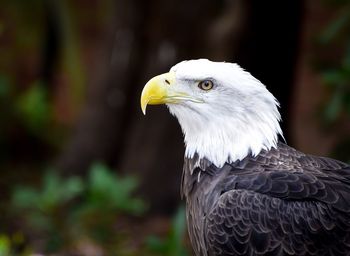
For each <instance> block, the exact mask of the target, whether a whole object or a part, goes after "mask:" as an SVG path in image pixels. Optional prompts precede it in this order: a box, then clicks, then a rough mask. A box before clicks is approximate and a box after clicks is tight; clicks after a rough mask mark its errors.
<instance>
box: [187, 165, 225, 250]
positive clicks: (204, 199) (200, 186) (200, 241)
mask: <svg viewBox="0 0 350 256" xmlns="http://www.w3.org/2000/svg"><path fill="white" fill-rule="evenodd" d="M217 178H218V177H216V176H215V175H214V176H212V175H209V174H207V173H205V171H202V170H201V169H199V168H196V169H195V170H194V171H193V173H192V174H191V173H190V172H189V171H185V173H184V179H183V184H182V190H183V194H184V196H185V197H186V218H187V226H188V233H189V237H190V240H191V243H192V245H193V248H194V252H195V255H198V256H199V255H200V256H207V255H208V248H207V241H206V233H205V232H206V228H205V227H206V217H207V215H208V214H209V212H210V210H211V209H212V207H213V205H214V204H215V202H217V200H218V198H219V196H220V192H219V191H218V190H217V187H215V186H213V184H215V183H216V182H215V180H216V179H217Z"/></svg>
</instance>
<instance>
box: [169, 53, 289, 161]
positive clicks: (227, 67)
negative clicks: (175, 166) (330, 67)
mask: <svg viewBox="0 0 350 256" xmlns="http://www.w3.org/2000/svg"><path fill="white" fill-rule="evenodd" d="M171 71H174V72H175V76H176V85H175V86H179V87H181V88H182V89H183V90H186V92H187V93H188V94H191V95H192V96H193V97H195V98H197V99H198V98H200V99H201V100H202V101H203V102H202V103H198V102H192V101H184V102H182V103H180V104H167V106H168V107H169V110H170V112H171V113H172V114H173V115H175V116H176V117H177V119H178V121H179V123H180V125H181V128H182V130H183V133H184V137H185V144H186V152H185V155H186V157H190V158H191V157H193V156H194V155H195V154H198V156H199V158H206V159H207V160H209V161H211V162H212V163H213V164H215V165H216V166H217V167H222V166H223V165H224V164H225V162H234V161H236V160H242V159H243V158H245V157H246V156H247V155H249V154H252V155H253V156H255V155H258V154H259V153H260V151H261V150H263V149H265V150H269V149H271V148H272V147H276V145H277V142H278V135H279V134H280V135H281V136H283V135H282V131H281V128H280V125H279V121H280V114H279V111H278V106H279V103H278V102H277V100H276V99H275V97H274V96H273V95H272V94H271V93H270V92H269V91H268V90H267V89H266V87H265V86H264V85H263V84H262V83H261V82H260V81H259V80H257V79H255V78H254V77H253V76H252V75H251V74H250V73H248V72H246V71H244V70H243V69H242V68H241V67H239V66H238V65H237V64H232V63H225V62H212V61H209V60H206V59H199V60H190V61H183V62H180V63H178V64H177V65H175V66H174V67H172V68H171ZM203 79H211V80H212V81H214V88H213V89H212V90H210V91H201V90H200V89H199V88H198V86H197V85H198V82H199V81H201V80H203Z"/></svg>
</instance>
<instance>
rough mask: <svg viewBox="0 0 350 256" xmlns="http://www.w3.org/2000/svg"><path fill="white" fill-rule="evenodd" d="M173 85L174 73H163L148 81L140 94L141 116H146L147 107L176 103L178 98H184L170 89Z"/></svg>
mask: <svg viewBox="0 0 350 256" xmlns="http://www.w3.org/2000/svg"><path fill="white" fill-rule="evenodd" d="M175 83H176V79H175V73H174V72H169V73H165V74H162V75H159V76H156V77H153V78H152V79H151V80H149V81H148V82H147V84H146V85H145V87H144V88H143V90H142V93H141V109H142V112H143V114H146V107H147V105H158V104H165V103H176V102H177V101H178V99H177V98H178V97H179V96H185V95H184V94H181V93H176V92H175V91H174V89H173V88H172V87H173V86H174V84H175Z"/></svg>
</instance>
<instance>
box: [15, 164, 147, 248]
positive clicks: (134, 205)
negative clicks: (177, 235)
mask: <svg viewBox="0 0 350 256" xmlns="http://www.w3.org/2000/svg"><path fill="white" fill-rule="evenodd" d="M137 184H138V183H137V181H136V179H135V178H133V177H125V178H122V177H119V176H117V175H115V174H113V173H112V171H111V170H109V169H108V168H107V167H106V166H104V165H102V164H95V165H93V166H92V167H91V169H90V172H89V175H88V177H87V179H86V180H83V179H81V178H79V177H70V178H65V179H63V178H61V177H59V176H58V175H57V174H55V173H54V172H53V171H49V172H47V173H46V174H45V175H44V178H43V180H42V184H41V187H40V188H34V187H18V188H16V189H15V190H14V192H13V196H12V208H13V211H14V213H15V214H16V216H17V217H18V218H19V219H20V220H21V221H23V224H24V226H25V227H26V228H27V230H31V232H34V233H37V234H38V235H39V236H41V235H42V236H43V239H44V241H45V243H46V251H47V252H55V251H58V250H60V249H62V248H65V247H66V248H67V247H70V246H71V245H72V244H74V243H76V242H77V241H79V240H80V239H85V238H86V237H88V239H90V240H93V241H96V242H97V243H99V244H101V245H104V247H106V248H108V244H112V243H113V244H114V245H113V248H114V249H115V247H118V243H120V242H121V241H122V240H123V238H121V237H120V235H118V234H117V231H116V230H114V229H113V225H114V223H115V222H116V220H117V219H118V218H119V217H120V216H121V215H122V214H129V215H135V216H137V215H140V214H141V213H143V212H144V211H145V209H146V205H145V203H144V202H143V201H142V200H141V199H138V198H135V197H134V196H133V193H134V191H135V189H136V187H137ZM23 212H25V214H23Z"/></svg>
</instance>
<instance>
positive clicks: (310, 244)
mask: <svg viewBox="0 0 350 256" xmlns="http://www.w3.org/2000/svg"><path fill="white" fill-rule="evenodd" d="M226 168H227V166H226ZM220 187H221V188H222V191H221V193H222V195H221V196H220V198H219V200H218V202H217V204H216V205H215V206H214V208H213V209H212V210H211V212H210V213H209V214H208V216H207V220H206V230H205V232H206V238H207V244H208V248H209V255H350V168H349V166H348V165H346V164H345V163H342V162H339V161H336V160H332V159H329V158H320V157H314V156H307V155H304V154H302V153H300V152H298V151H295V150H294V149H292V148H289V147H288V146H285V145H284V144H280V145H279V148H278V149H276V150H275V149H274V150H271V151H269V152H263V153H262V154H260V155H259V156H257V157H251V158H247V159H245V160H244V161H240V162H237V163H234V164H232V165H231V170H230V172H229V173H228V175H226V176H225V177H223V178H222V180H221V182H220Z"/></svg>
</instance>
